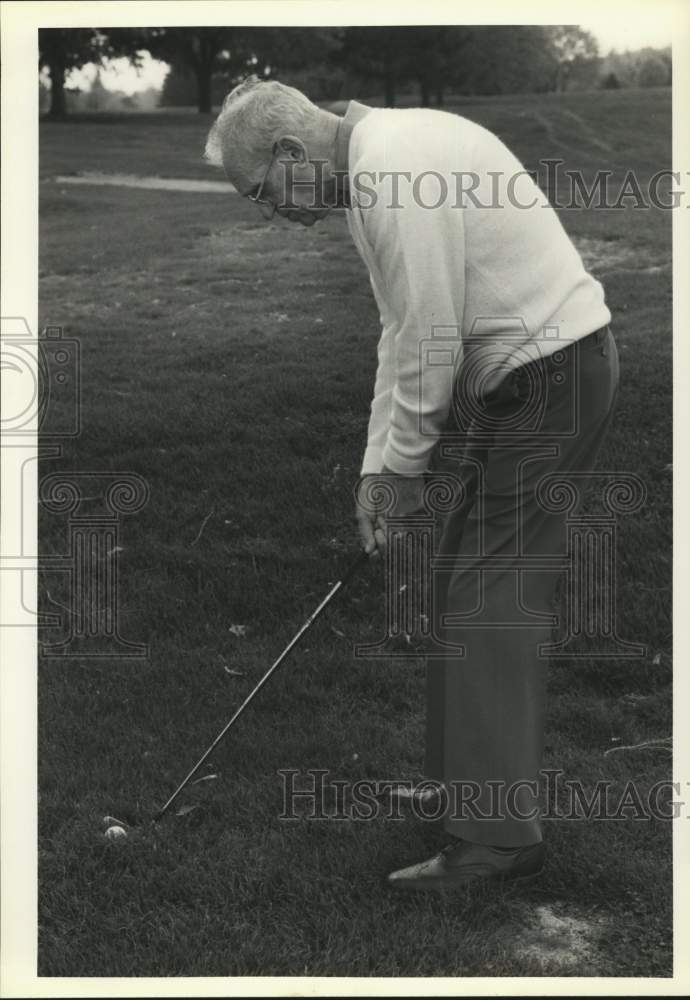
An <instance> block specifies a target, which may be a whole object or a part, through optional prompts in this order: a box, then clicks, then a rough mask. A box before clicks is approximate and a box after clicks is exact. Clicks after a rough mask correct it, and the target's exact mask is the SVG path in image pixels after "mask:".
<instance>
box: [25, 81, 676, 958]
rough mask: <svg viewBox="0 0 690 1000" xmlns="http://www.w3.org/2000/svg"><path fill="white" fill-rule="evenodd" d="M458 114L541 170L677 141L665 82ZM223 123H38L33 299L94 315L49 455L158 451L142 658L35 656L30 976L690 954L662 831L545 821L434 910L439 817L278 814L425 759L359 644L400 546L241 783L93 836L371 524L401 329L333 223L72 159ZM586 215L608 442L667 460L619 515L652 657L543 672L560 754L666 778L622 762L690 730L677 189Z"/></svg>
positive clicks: (241, 755) (52, 464)
mask: <svg viewBox="0 0 690 1000" xmlns="http://www.w3.org/2000/svg"><path fill="white" fill-rule="evenodd" d="M459 110H460V111H461V113H463V114H465V115H467V116H468V117H472V118H475V119H477V120H479V121H481V122H482V123H483V124H485V125H487V126H488V127H489V128H492V129H494V130H495V131H497V132H498V134H499V135H500V136H501V137H502V138H504V139H505V140H506V141H507V142H508V143H509V145H511V146H512V147H513V148H514V149H515V151H516V153H517V154H518V155H519V156H520V157H521V158H522V159H523V161H525V162H526V164H527V165H528V166H535V165H536V161H537V160H538V159H539V158H545V157H561V158H562V159H563V160H564V161H565V165H566V166H567V167H569V168H582V169H583V170H584V171H585V172H586V173H587V174H588V176H591V172H592V171H593V170H594V169H596V168H602V169H611V170H613V171H614V179H619V180H620V179H622V177H623V174H624V173H625V171H626V170H628V169H630V168H634V169H635V170H636V171H638V172H639V177H640V179H641V180H644V179H646V178H647V177H649V175H650V174H651V173H652V172H653V171H654V170H657V169H662V168H665V167H668V166H669V162H670V95H669V94H667V93H666V92H663V91H648V92H645V93H632V92H621V93H604V94H597V95H596V96H594V95H577V96H575V95H572V96H571V95H568V96H567V97H565V98H563V99H556V98H555V97H543V98H536V97H528V98H525V99H522V98H521V99H517V98H511V99H505V100H498V99H496V100H491V101H489V100H485V101H477V102H475V103H471V102H466V103H463V104H462V105H461V106H459ZM207 125H208V123H207V122H200V121H198V120H197V118H196V117H194V116H182V115H181V116H179V117H178V116H170V117H168V116H160V117H158V118H155V119H154V118H153V117H151V118H149V117H143V116H142V117H133V118H131V119H119V120H117V121H115V122H114V123H112V124H105V123H103V122H102V121H75V122H72V123H68V124H64V125H55V124H51V123H44V124H42V126H41V176H42V179H43V180H42V185H41V255H40V273H41V281H40V312H41V323H42V324H43V325H45V324H51V325H62V326H63V327H64V330H65V335H66V336H74V337H77V338H79V340H80V342H81V350H82V377H83V407H82V427H83V430H82V433H81V435H80V436H79V438H78V439H76V440H74V441H72V442H68V443H67V444H66V445H65V449H64V456H63V458H61V459H60V460H59V461H50V460H46V461H44V462H43V466H42V474H47V473H48V472H50V471H63V470H65V471H66V470H77V469H79V470H93V471H98V472H105V471H109V470H115V471H118V470H119V471H131V472H138V473H139V474H141V475H142V476H143V477H145V479H146V480H147V482H148V484H149V486H150V491H151V497H150V500H149V502H148V504H147V506H146V507H145V508H144V509H143V510H142V511H141V512H140V513H138V514H136V515H134V516H132V517H130V518H128V519H125V521H124V524H123V528H122V539H121V542H120V544H121V546H122V547H123V550H124V551H123V552H122V553H120V558H121V562H120V570H121V572H120V587H121V593H120V603H121V609H122V620H121V630H122V634H123V635H124V637H125V638H127V639H129V640H132V641H138V642H145V643H148V645H149V648H150V656H149V657H148V659H145V660H141V661H127V660H109V661H96V660H87V659H70V660H68V661H67V662H64V663H61V662H59V661H56V660H54V659H43V660H42V662H41V663H40V686H39V741H40V746H39V751H40V764H39V788H40V854H39V888H40V913H39V931H40V941H39V944H40V947H39V973H40V974H41V975H44V976H69V975H72V976H83V975H92V976H132V975H138V976H155V975H164V976H165V975H170V976H173V975H180V976H186V975H213V976H222V975H240V974H248V975H301V974H309V975H334V974H338V975H356V976H367V975H384V976H390V975H409V976H415V975H460V976H487V975H488V976H496V975H541V974H555V975H597V974H599V975H617V976H623V975H630V976H640V975H652V976H665V975H670V974H671V930H670V921H671V854H670V851H671V824H670V823H669V822H663V821H635V820H632V819H628V820H627V821H625V820H608V821H605V822H595V821H590V822H587V823H584V822H557V821H553V822H550V823H547V825H546V836H547V838H548V844H549V847H550V854H549V860H548V866H547V869H546V871H545V873H544V875H543V876H542V878H541V879H540V880H538V881H537V882H535V883H534V884H532V885H531V886H529V887H526V888H516V887H512V888H509V889H494V888H491V889H482V890H477V891H474V892H472V893H470V894H469V895H468V896H467V897H463V898H460V899H457V900H454V901H440V900H428V899H424V898H420V899H398V898H392V897H391V896H390V895H389V894H387V892H386V890H385V889H384V888H383V886H382V884H381V883H382V878H383V876H384V875H385V874H386V873H387V871H389V870H390V869H391V868H393V867H398V866H399V865H401V864H403V863H409V862H411V861H414V860H419V859H421V857H422V856H425V855H427V854H428V853H430V852H431V851H432V850H434V849H435V847H436V845H437V843H438V831H437V830H436V829H434V827H433V826H432V825H430V824H422V823H418V822H415V821H413V820H412V819H407V820H405V821H404V822H392V821H385V820H383V819H379V820H378V821H375V822H369V823H363V822H360V823H358V822H352V821H345V820H337V819H332V820H324V821H321V822H301V821H293V822H287V821H284V820H281V819H279V814H280V812H281V808H282V806H281V778H280V776H279V774H278V770H279V769H281V768H282V769H284V768H295V769H299V770H306V769H308V768H321V769H325V770H328V771H329V772H330V778H331V779H344V780H352V779H356V778H365V777H366V778H372V779H400V778H416V777H418V776H419V775H420V770H421V766H422V738H423V672H424V671H423V662H422V661H421V660H419V661H414V662H412V663H410V662H403V661H402V660H401V661H400V662H386V663H385V664H384V663H382V662H378V661H362V660H356V659H354V658H353V655H352V645H353V643H354V642H355V641H357V642H362V641H367V640H368V639H369V640H371V641H374V640H375V639H378V638H379V637H380V635H381V631H382V629H383V626H384V614H383V595H382V578H381V572H380V570H379V571H377V570H375V569H372V570H371V571H369V572H368V573H365V574H363V576H362V578H361V582H360V583H358V584H357V585H356V586H353V587H352V588H351V589H349V590H348V592H347V593H345V594H343V595H342V599H340V600H339V601H338V603H337V606H334V607H333V608H332V610H331V611H330V612H329V613H328V618H327V620H324V621H322V622H321V623H320V624H319V625H317V626H316V628H315V630H314V632H313V633H312V634H311V635H310V636H309V638H308V641H306V642H305V644H304V647H303V648H302V649H301V650H300V652H299V654H298V656H297V657H296V658H295V660H294V661H293V662H292V663H291V664H290V665H289V666H286V668H285V670H284V672H283V673H282V674H279V675H278V676H277V677H276V678H275V680H274V682H273V683H272V684H271V686H270V687H269V688H267V689H266V690H265V692H263V693H262V695H261V696H260V698H259V700H258V702H257V703H256V704H255V706H253V707H252V709H251V710H250V713H249V714H248V715H247V716H246V717H245V718H244V719H243V720H242V721H241V723H240V724H239V725H238V727H237V729H236V730H235V732H234V733H233V734H232V736H231V737H230V739H229V741H228V742H227V744H225V745H224V746H223V747H222V748H221V749H220V750H219V751H218V752H217V753H216V755H215V758H214V760H213V762H212V766H211V767H209V768H208V773H209V774H218V775H219V777H218V778H216V779H213V780H209V781H206V782H203V783H202V784H199V785H196V786H194V788H193V789H192V790H190V791H189V793H186V794H185V797H184V798H183V801H184V802H185V803H187V804H192V803H200V804H201V805H202V808H200V809H197V810H195V811H193V812H190V813H189V814H188V815H186V816H184V817H175V816H171V817H170V818H169V819H166V820H165V821H164V822H163V823H162V824H160V825H159V826H157V827H155V828H152V827H150V826H148V825H145V826H143V827H140V828H138V829H134V830H133V831H132V832H131V834H130V836H129V838H128V840H127V841H126V842H125V843H123V844H110V843H107V842H106V841H105V840H104V839H103V836H102V826H101V817H103V816H104V815H105V814H111V815H114V816H116V817H118V818H120V819H122V820H124V821H125V822H127V823H132V822H134V821H136V819H137V817H141V816H146V815H149V814H150V812H151V811H153V810H154V809H155V808H156V807H157V806H160V805H161V804H162V802H163V801H164V800H165V798H167V796H168V794H169V793H170V792H171V791H172V788H173V787H174V786H175V785H176V784H177V782H178V781H179V780H180V779H181V777H182V776H183V774H184V773H185V772H186V770H187V769H188V768H189V766H190V765H191V763H192V762H193V761H194V760H195V759H196V758H197V757H198V756H199V754H200V753H201V751H202V750H203V749H204V747H205V746H206V745H207V744H208V743H209V742H210V740H211V739H212V738H213V736H214V735H215V734H216V732H217V731H218V730H219V729H220V728H221V726H222V725H223V724H224V722H225V721H226V719H227V718H228V717H229V715H230V714H231V713H232V711H233V709H234V708H235V707H236V706H237V704H239V702H240V701H241V699H242V698H243V697H244V696H245V695H246V694H247V693H248V692H249V690H250V689H251V687H252V686H253V685H254V683H255V682H256V681H257V680H258V678H259V677H260V676H261V675H262V674H263V672H264V671H265V670H266V668H267V666H268V665H269V664H270V663H271V662H272V660H273V659H274V657H275V656H276V655H277V653H278V652H279V651H280V650H281V649H282V647H283V646H284V644H285V643H286V641H287V640H288V639H289V638H290V636H291V635H292V634H293V632H294V631H295V629H296V627H297V626H298V625H299V624H301V623H302V621H303V620H304V618H305V617H306V615H307V614H308V613H309V612H311V611H312V610H313V608H314V606H315V605H316V603H317V602H318V601H319V600H320V599H321V597H322V596H323V595H324V594H325V592H326V589H327V585H328V581H330V580H333V579H335V578H336V575H337V573H338V572H339V570H340V569H341V568H342V567H343V566H344V565H345V564H346V562H347V560H348V558H349V555H350V553H351V552H353V551H354V550H355V548H356V538H355V531H354V525H353V519H352V486H353V484H354V481H355V478H356V475H357V471H358V468H359V463H360V458H361V454H362V450H363V447H364V436H365V427H366V422H367V414H368V406H369V401H370V397H371V391H372V384H373V376H374V368H375V358H376V343H377V340H378V334H379V328H378V316H377V314H376V310H375V307H374V303H373V300H372V296H371V294H370V291H369V287H368V282H367V280H366V274H365V272H364V269H363V266H362V264H361V262H360V261H359V259H358V257H357V256H356V253H355V250H354V248H353V247H352V246H351V244H350V242H349V237H348V234H347V230H346V226H345V221H344V219H343V218H342V216H333V217H331V218H330V219H328V220H326V222H325V223H321V224H319V225H317V226H316V227H315V228H314V229H313V230H311V231H305V230H302V229H301V228H296V227H293V226H291V225H289V224H288V223H282V222H280V221H279V220H278V221H276V223H275V224H267V223H264V222H263V221H262V220H261V219H260V217H258V214H257V213H256V210H255V209H254V208H253V207H252V206H251V205H249V204H245V203H243V202H242V201H241V200H240V199H239V198H238V197H236V196H223V195H218V194H190V193H175V192H168V191H139V190H131V189H119V188H116V187H103V188H94V187H83V188H81V187H78V186H67V185H61V184H59V183H55V181H54V179H53V178H54V177H55V176H56V175H58V174H61V173H69V172H74V171H80V170H81V171H83V170H109V171H113V172H116V171H126V172H131V173H138V174H149V173H160V174H163V175H166V176H179V177H213V176H216V175H215V174H214V173H213V172H212V171H211V170H210V169H209V168H207V167H205V166H204V164H203V163H201V161H200V159H199V156H200V153H201V149H202V146H203V137H204V134H205V131H206V128H207ZM563 221H564V224H565V226H566V228H567V229H568V230H569V232H571V233H572V234H573V236H574V237H575V238H576V240H578V242H579V245H580V247H581V249H582V251H583V253H584V255H585V257H586V259H587V260H588V262H589V263H590V264H591V266H592V269H593V270H594V272H595V273H596V274H597V275H598V276H600V277H601V280H602V281H603V282H604V283H605V286H606V290H607V296H608V301H609V304H610V307H611V309H612V312H613V315H614V329H615V334H616V337H617V340H618V344H619V348H620V354H621V368H622V386H621V396H620V403H619V409H618V415H617V419H616V421H615V425H614V427H613V430H612V432H611V434H610V437H609V439H608V442H607V444H606V448H605V452H604V454H602V456H601V460H600V465H601V467H602V468H609V469H616V470H620V471H634V472H636V473H637V474H638V475H640V476H641V477H642V478H643V480H644V481H645V483H646V485H647V489H648V499H647V502H646V504H645V506H644V508H643V509H642V510H641V511H640V512H638V513H637V514H634V515H633V516H631V517H630V518H627V519H626V518H621V520H620V524H619V551H618V556H619V563H618V565H619V577H618V607H619V631H620V634H621V635H622V636H623V637H624V638H626V639H630V640H633V641H637V642H642V643H644V644H646V645H647V647H648V650H649V656H648V657H647V659H646V660H644V661H617V662H613V663H607V662H606V661H601V660H599V661H574V662H572V663H567V664H564V663H558V664H554V665H553V666H552V668H551V670H550V702H549V705H550V708H549V717H548V730H547V751H546V760H545V765H546V766H547V767H554V768H563V769H564V771H565V772H566V776H567V777H568V778H571V779H579V780H581V781H583V782H584V783H585V784H586V785H587V786H588V787H589V788H590V789H593V788H594V786H595V784H596V782H597V781H599V780H603V779H607V778H608V779H611V780H613V781H615V782H616V783H617V784H616V787H617V788H619V789H620V790H621V791H622V789H623V788H624V786H625V784H626V782H627V781H629V780H630V779H634V780H635V781H636V783H637V787H638V788H639V789H640V791H641V793H644V790H645V789H646V788H648V787H650V786H651V785H652V784H653V783H654V782H655V781H658V780H660V779H662V778H666V777H668V772H669V759H668V755H667V753H666V751H665V750H663V749H661V750H659V749H656V750H655V749H642V750H637V751H625V750H621V751H619V752H615V753H611V754H610V755H608V756H604V753H605V751H606V750H608V749H610V748H611V747H616V746H626V745H633V744H639V743H641V742H644V741H647V740H652V739H654V738H659V737H667V736H669V735H670V733H671V663H670V651H671V620H670V607H671V601H670V583H671V551H670V548H671V530H672V529H671V475H670V472H669V469H668V466H669V463H670V462H671V460H672V455H671V384H672V356H671V270H670V239H671V214H670V213H668V212H661V211H656V210H649V211H632V210H629V209H628V210H624V211H610V212H604V211H597V210H593V209H591V210H588V211H584V210H582V211H579V212H576V211H566V212H564V213H563ZM209 515H210V516H209ZM202 528H203V530H202ZM66 530H67V529H66V519H65V518H64V517H60V516H51V515H48V514H45V513H44V514H43V515H42V517H41V533H42V549H43V552H44V553H46V554H48V553H54V554H58V553H62V552H64V551H65V549H66V544H67V543H66ZM41 596H42V603H43V607H44V609H45V610H46V611H52V612H60V610H61V609H60V607H59V604H65V603H66V601H67V589H66V586H65V582H64V580H63V579H62V578H61V576H60V574H58V573H54V572H48V571H47V570H46V571H44V572H43V573H42V576H41ZM56 602H57V603H56ZM63 613H64V612H63ZM66 617H67V616H66V614H65V618H66ZM63 624H64V625H65V627H66V622H65V623H63ZM238 624H242V625H245V626H246V635H244V636H242V635H236V634H235V633H234V632H232V631H231V630H230V629H231V626H233V625H238ZM61 634H64V632H63V631H61V629H59V628H58V629H52V630H50V631H49V630H44V632H43V635H42V638H43V639H44V640H45V641H55V640H56V639H57V638H59V636H60V635H61ZM228 669H229V670H233V671H241V674H239V675H238V674H237V673H229V672H228Z"/></svg>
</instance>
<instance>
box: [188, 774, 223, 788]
mask: <svg viewBox="0 0 690 1000" xmlns="http://www.w3.org/2000/svg"><path fill="white" fill-rule="evenodd" d="M217 777H218V775H217V774H205V775H203V777H201V778H197V779H196V780H195V781H193V782H192V784H193V785H198V784H199V782H201V781H213V780H214V779H215V778H217Z"/></svg>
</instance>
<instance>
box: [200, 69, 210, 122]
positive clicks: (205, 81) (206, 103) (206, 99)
mask: <svg viewBox="0 0 690 1000" xmlns="http://www.w3.org/2000/svg"><path fill="white" fill-rule="evenodd" d="M212 76H213V70H212V68H211V67H210V66H200V67H199V68H198V69H197V71H196V82H197V87H198V103H199V114H202V115H203V114H206V115H208V114H210V113H211V112H212V111H213V101H212V96H211V79H212Z"/></svg>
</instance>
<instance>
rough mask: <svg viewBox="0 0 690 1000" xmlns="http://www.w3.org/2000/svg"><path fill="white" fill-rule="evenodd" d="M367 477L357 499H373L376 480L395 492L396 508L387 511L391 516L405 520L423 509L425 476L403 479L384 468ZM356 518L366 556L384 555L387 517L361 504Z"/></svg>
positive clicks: (357, 508)
mask: <svg viewBox="0 0 690 1000" xmlns="http://www.w3.org/2000/svg"><path fill="white" fill-rule="evenodd" d="M364 478H365V479H366V480H368V481H369V482H367V483H364V484H362V485H360V488H359V490H358V496H359V495H360V494H363V495H365V496H371V495H372V493H375V484H376V482H377V481H379V482H382V483H389V484H390V485H391V486H392V488H393V490H394V492H395V505H394V507H393V509H392V510H391V511H388V516H389V517H390V516H393V517H404V516H405V515H407V514H412V513H413V512H414V511H417V510H420V509H421V508H422V506H423V493H424V486H425V479H424V476H403V475H401V474H399V473H396V472H393V471H392V469H389V468H387V466H385V465H384V467H383V469H382V470H381V472H380V473H379V474H371V475H369V476H366V477H364ZM356 518H357V526H358V528H359V535H360V538H361V540H362V544H363V545H364V551H365V552H366V553H367V555H369V556H372V557H373V558H377V557H378V556H379V555H382V554H385V551H386V514H384V513H383V512H382V511H376V510H373V509H372V506H370V505H367V506H366V507H365V506H363V505H362V504H361V503H360V502H359V501H358V502H357V507H356Z"/></svg>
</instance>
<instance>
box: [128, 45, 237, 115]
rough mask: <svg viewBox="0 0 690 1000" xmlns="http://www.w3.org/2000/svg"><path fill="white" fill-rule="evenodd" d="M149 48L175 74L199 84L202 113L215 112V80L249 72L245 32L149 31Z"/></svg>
mask: <svg viewBox="0 0 690 1000" xmlns="http://www.w3.org/2000/svg"><path fill="white" fill-rule="evenodd" d="M146 35H147V37H146V45H145V47H146V48H147V49H148V50H149V52H150V53H151V55H152V56H153V57H154V58H155V59H162V60H163V61H164V62H167V63H169V64H170V66H171V67H172V69H173V71H177V72H178V73H181V74H182V75H183V76H184V75H185V74H191V76H192V77H193V78H194V80H195V82H196V89H197V105H198V108H199V112H200V113H202V114H210V112H211V111H212V110H213V78H214V76H215V75H216V74H218V73H222V74H223V75H225V76H230V77H231V76H233V75H235V74H237V73H239V72H247V71H248V70H249V53H248V51H247V46H246V43H245V40H244V37H243V35H244V29H242V28H221V27H218V28H149V29H147V31H146Z"/></svg>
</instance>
